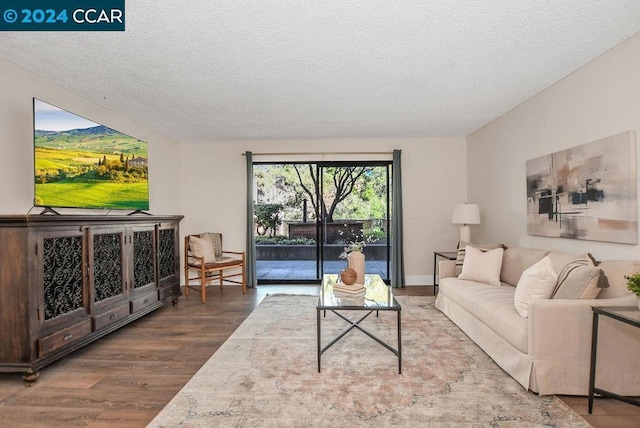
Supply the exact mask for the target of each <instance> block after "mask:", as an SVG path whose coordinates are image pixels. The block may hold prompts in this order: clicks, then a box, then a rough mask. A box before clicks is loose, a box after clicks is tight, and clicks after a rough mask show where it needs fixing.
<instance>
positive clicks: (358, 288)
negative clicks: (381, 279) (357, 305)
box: [333, 284, 365, 294]
mask: <svg viewBox="0 0 640 428" xmlns="http://www.w3.org/2000/svg"><path fill="white" fill-rule="evenodd" d="M333 291H334V292H338V293H346V294H360V293H363V292H364V291H365V288H364V284H352V285H346V284H335V285H334V286H333Z"/></svg>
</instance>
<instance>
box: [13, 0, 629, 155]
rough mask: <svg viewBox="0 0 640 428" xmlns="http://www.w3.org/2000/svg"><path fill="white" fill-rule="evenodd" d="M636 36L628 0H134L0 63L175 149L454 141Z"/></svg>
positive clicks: (35, 37)
mask: <svg viewBox="0 0 640 428" xmlns="http://www.w3.org/2000/svg"><path fill="white" fill-rule="evenodd" d="M638 31H640V1H638V0H628V1H623V0H609V1H607V0H600V1H595V0H594V1H586V0H556V1H554V0H519V1H506V0H505V1H499V0H493V1H490V0H459V1H454V0H451V1H442V0H416V1H392V0H367V1H361V0H358V1H355V0H345V1H300V0H256V1H238V0H215V1H211V0H191V1H189V0H187V1H178V0H172V1H163V2H157V1H151V0H135V1H127V2H126V31H125V32H82V33H73V32H65V33H62V32H60V33H53V32H24V33H20V32H5V33H2V34H0V56H1V57H4V58H6V59H7V60H9V61H12V62H14V63H16V64H18V65H21V66H23V67H24V68H26V69H28V70H31V71H33V72H35V73H36V74H39V75H41V76H44V77H46V78H48V79H50V80H52V81H54V82H56V83H58V84H60V85H62V86H64V87H66V88H68V89H70V90H71V91H73V92H75V93H78V94H80V95H82V96H84V97H86V98H88V99H90V100H92V101H94V102H96V103H98V104H100V105H103V106H105V107H106V108H109V109H111V110H113V111H116V112H118V113H120V114H121V115H123V116H125V117H129V118H131V119H133V120H135V121H137V122H138V123H140V124H143V125H145V126H147V127H149V128H152V129H154V130H156V131H158V132H160V133H162V134H164V135H167V136H169V137H171V138H174V139H175V140H177V141H181V142H187V143H188V142H203V141H204V142H206V141H216V140H244V139H258V138H259V139H281V138H335V137H345V138H349V137H365V138H366V137H435V136H465V135H468V134H469V133H471V132H473V131H475V130H477V129H478V128H480V127H482V126H483V125H485V124H487V123H488V122H490V121H491V120H493V119H495V118H496V117H499V116H500V115H502V114H504V113H505V112H507V111H509V110H510V109H512V108H513V107H515V106H517V105H518V104H520V103H521V102H523V101H525V100H526V99H528V98H530V97H532V96H533V95H535V94H536V93H538V92H540V91H541V90H543V89H545V88H546V87H548V86H549V85H551V84H553V83H554V82H556V81H558V80H559V79H561V78H563V77H564V76H566V75H567V74H569V73H571V72H572V71H574V70H576V69H577V68H579V67H581V66H582V65H584V64H585V63H587V62H589V61H590V60H591V59H593V58H595V57H596V56H598V55H599V54H601V53H603V52H604V51H606V50H608V49H610V48H612V47H613V46H615V45H617V44H618V43H620V42H621V41H623V40H625V39H627V38H629V37H630V36H632V35H634V34H635V33H637V32H638ZM47 101H50V102H53V103H54V104H55V101H56V100H47ZM76 113H80V114H81V113H82V112H76Z"/></svg>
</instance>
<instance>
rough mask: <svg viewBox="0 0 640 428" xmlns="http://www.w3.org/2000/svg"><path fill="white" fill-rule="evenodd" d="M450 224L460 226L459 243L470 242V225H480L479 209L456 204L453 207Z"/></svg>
mask: <svg viewBox="0 0 640 428" xmlns="http://www.w3.org/2000/svg"><path fill="white" fill-rule="evenodd" d="M451 223H453V224H460V225H461V226H460V241H461V242H462V241H464V242H471V230H470V229H469V226H468V225H470V224H480V207H479V206H478V205H476V204H458V205H455V206H454V207H453V216H452V217H451Z"/></svg>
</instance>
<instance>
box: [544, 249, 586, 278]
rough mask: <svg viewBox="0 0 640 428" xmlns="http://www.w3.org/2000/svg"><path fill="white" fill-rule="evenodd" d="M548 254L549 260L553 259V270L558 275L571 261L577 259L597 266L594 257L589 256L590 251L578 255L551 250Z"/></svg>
mask: <svg viewBox="0 0 640 428" xmlns="http://www.w3.org/2000/svg"><path fill="white" fill-rule="evenodd" d="M547 256H548V257H549V260H551V264H552V265H553V270H554V271H555V272H556V274H557V275H560V272H562V270H563V269H564V268H565V266H567V265H568V264H569V263H573V262H576V261H579V262H581V263H584V264H589V265H591V266H595V264H594V262H593V259H591V258H590V257H589V255H588V253H584V254H581V255H577V256H576V255H574V254H567V253H561V252H559V251H550V252H549V254H547Z"/></svg>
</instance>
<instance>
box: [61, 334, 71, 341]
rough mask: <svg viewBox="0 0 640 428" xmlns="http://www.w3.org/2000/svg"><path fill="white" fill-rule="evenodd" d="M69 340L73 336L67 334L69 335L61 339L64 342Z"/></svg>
mask: <svg viewBox="0 0 640 428" xmlns="http://www.w3.org/2000/svg"><path fill="white" fill-rule="evenodd" d="M71 338H73V334H71V333H69V334H65V336H64V337H63V338H62V340H65V341H66V340H69V339H71Z"/></svg>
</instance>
